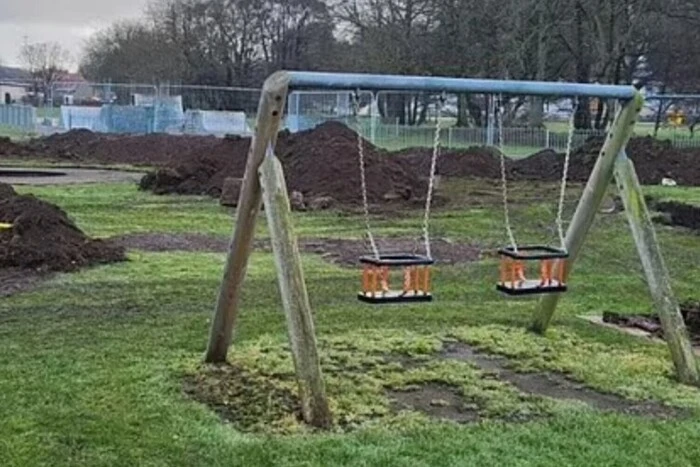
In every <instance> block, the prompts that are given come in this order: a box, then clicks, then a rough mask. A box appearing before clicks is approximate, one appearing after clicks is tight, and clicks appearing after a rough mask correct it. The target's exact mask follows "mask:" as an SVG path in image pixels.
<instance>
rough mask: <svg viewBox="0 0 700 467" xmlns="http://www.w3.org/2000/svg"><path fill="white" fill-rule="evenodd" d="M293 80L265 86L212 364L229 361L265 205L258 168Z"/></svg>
mask: <svg viewBox="0 0 700 467" xmlns="http://www.w3.org/2000/svg"><path fill="white" fill-rule="evenodd" d="M288 83H289V77H288V75H287V74H286V73H284V72H280V73H275V74H274V75H272V76H270V77H269V78H268V79H267V80H266V81H265V85H264V86H263V91H262V97H261V98H260V105H259V106H258V121H257V123H256V128H255V136H254V137H253V141H252V142H251V145H250V150H249V152H248V162H247V163H246V168H245V175H244V177H243V186H242V187H241V194H240V197H239V199H238V208H237V209H236V227H235V230H234V233H233V238H232V239H231V244H230V246H229V251H228V255H227V257H226V265H225V266H224V275H223V279H222V280H221V286H220V288H219V296H218V299H217V302H216V311H215V312H214V319H213V320H212V326H211V332H210V335H209V344H208V345H207V351H206V355H205V357H204V360H205V361H206V362H209V363H221V362H224V361H226V355H227V353H228V348H229V346H230V345H231V336H232V335H233V329H234V326H235V325H236V320H237V318H238V306H239V299H240V295H241V286H242V285H243V279H244V278H245V273H246V267H247V265H248V258H249V257H250V252H251V250H252V249H253V234H254V233H255V222H256V220H257V218H258V213H259V212H260V205H261V202H262V199H261V191H260V181H259V179H258V168H259V167H260V164H261V163H262V161H263V159H264V158H265V154H266V151H267V148H268V146H269V145H272V146H274V145H275V142H276V141H277V134H278V132H279V128H280V121H281V119H282V111H283V108H284V104H285V102H286V98H287V84H288Z"/></svg>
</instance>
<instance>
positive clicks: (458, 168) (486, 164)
mask: <svg viewBox="0 0 700 467" xmlns="http://www.w3.org/2000/svg"><path fill="white" fill-rule="evenodd" d="M432 155H433V151H432V149H428V148H414V149H406V150H402V151H399V152H397V153H395V154H394V157H396V158H397V159H398V160H400V161H401V162H402V163H404V164H405V166H406V169H407V170H412V171H414V172H416V173H417V174H418V175H419V176H422V177H428V176H429V175H430V166H431V164H432ZM499 157H500V153H499V152H498V150H497V149H496V148H492V147H488V146H474V147H471V148H468V149H465V150H459V151H452V150H449V151H446V150H442V151H441V152H440V153H439V155H438V160H437V166H436V169H435V174H436V175H441V176H444V177H478V178H498V177H500V174H501V165H500V159H499ZM507 162H508V165H510V161H507Z"/></svg>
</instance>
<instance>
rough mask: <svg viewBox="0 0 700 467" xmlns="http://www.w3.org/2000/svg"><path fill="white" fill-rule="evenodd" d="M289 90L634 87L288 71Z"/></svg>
mask: <svg viewBox="0 0 700 467" xmlns="http://www.w3.org/2000/svg"><path fill="white" fill-rule="evenodd" d="M288 76H289V87H290V88H291V89H348V90H355V89H362V90H387V91H389V90H391V91H409V90H410V91H432V92H455V93H457V92H460V93H481V94H522V95H533V96H566V97H600V98H604V99H623V100H628V99H632V98H633V97H634V96H635V95H636V93H637V90H636V89H635V88H634V87H633V86H613V85H607V84H579V83H560V82H545V81H505V80H494V79H468V78H439V77H431V76H401V75H371V74H360V73H317V72H307V71H290V72H288Z"/></svg>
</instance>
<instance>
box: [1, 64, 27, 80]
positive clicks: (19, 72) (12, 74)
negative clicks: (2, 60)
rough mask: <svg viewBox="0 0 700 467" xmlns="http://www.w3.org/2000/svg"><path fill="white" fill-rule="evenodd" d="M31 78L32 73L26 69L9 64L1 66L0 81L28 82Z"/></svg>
mask: <svg viewBox="0 0 700 467" xmlns="http://www.w3.org/2000/svg"><path fill="white" fill-rule="evenodd" d="M31 79H32V77H31V75H30V74H29V72H28V71H26V70H23V69H21V68H13V67H9V66H0V81H6V82H16V83H26V82H29V81H31Z"/></svg>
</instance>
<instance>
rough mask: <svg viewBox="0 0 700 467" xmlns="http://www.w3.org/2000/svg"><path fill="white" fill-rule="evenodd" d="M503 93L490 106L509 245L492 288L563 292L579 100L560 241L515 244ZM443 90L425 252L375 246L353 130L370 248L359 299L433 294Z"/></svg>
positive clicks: (422, 298)
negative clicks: (534, 274)
mask: <svg viewBox="0 0 700 467" xmlns="http://www.w3.org/2000/svg"><path fill="white" fill-rule="evenodd" d="M358 95H359V91H358V92H357V93H355V94H354V95H353V103H354V109H355V115H359V110H360V107H359V100H358V97H357V96H358ZM502 100H503V98H502V96H501V98H500V99H499V101H501V105H499V106H498V108H497V109H495V110H494V113H495V114H496V119H497V123H498V149H499V155H500V168H501V188H502V194H503V213H504V220H505V227H506V232H507V234H508V238H509V240H510V245H509V246H507V247H504V248H501V249H499V250H498V255H499V257H500V279H499V281H498V283H497V285H496V289H497V290H499V291H500V292H503V293H504V294H506V295H511V296H518V295H540V294H547V293H561V292H566V290H567V286H566V282H565V281H566V262H567V258H568V257H569V255H568V253H567V251H566V245H565V239H564V221H563V213H564V203H565V199H566V185H567V179H568V171H569V163H570V160H571V151H572V148H573V136H574V130H575V127H574V119H575V115H576V110H577V108H578V105H576V106H575V107H574V110H573V112H572V114H571V117H570V119H569V128H568V137H567V145H566V152H565V155H564V168H563V172H562V178H561V185H560V190H559V204H558V206H557V218H556V226H557V232H558V234H559V242H560V246H559V247H553V246H546V245H541V246H540V245H538V246H534V245H524V246H519V245H518V244H517V243H516V241H515V236H514V234H513V228H512V226H511V221H510V210H509V203H508V176H507V170H506V155H505V147H504V138H503V113H504V106H503V103H502ZM444 102H445V95H444V94H443V95H442V96H441V97H440V99H439V101H438V105H437V123H436V125H435V136H434V139H433V148H432V149H433V150H432V157H431V161H430V173H429V177H428V193H427V196H426V202H425V211H424V214H423V239H424V245H425V255H416V254H411V253H405V252H404V253H395V254H381V253H380V252H379V249H378V248H377V244H376V241H375V237H374V234H373V233H372V228H371V225H370V215H369V203H368V200H367V177H366V173H365V157H364V144H363V138H362V135H361V132H360V129H359V125H358V126H357V128H356V133H357V152H358V158H359V164H360V189H361V193H362V205H363V213H364V220H365V229H366V235H367V239H368V240H369V244H370V247H371V249H372V255H366V256H362V257H360V264H361V265H362V289H361V291H360V292H359V293H358V294H357V297H358V299H359V300H360V301H363V302H367V303H373V304H382V303H398V302H428V301H432V299H433V295H432V293H431V290H430V285H431V283H430V276H431V266H432V265H433V264H434V262H435V260H434V259H433V257H432V255H431V249H430V229H429V221H430V208H431V203H432V198H433V192H434V188H435V175H436V171H437V162H438V159H439V155H440V135H441V130H442V128H441V117H442V113H443V112H442V111H443V106H444ZM535 261H538V262H539V271H540V272H539V278H538V279H528V278H527V276H526V264H528V263H532V262H535ZM399 268H400V269H401V270H402V272H403V274H402V277H403V280H402V288H401V290H394V289H392V288H391V280H390V278H391V272H392V270H394V269H399Z"/></svg>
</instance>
